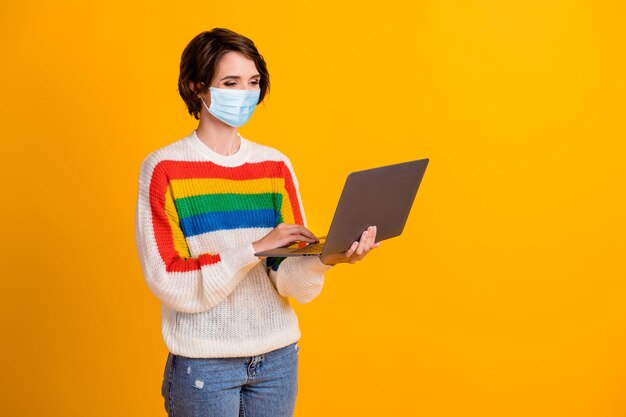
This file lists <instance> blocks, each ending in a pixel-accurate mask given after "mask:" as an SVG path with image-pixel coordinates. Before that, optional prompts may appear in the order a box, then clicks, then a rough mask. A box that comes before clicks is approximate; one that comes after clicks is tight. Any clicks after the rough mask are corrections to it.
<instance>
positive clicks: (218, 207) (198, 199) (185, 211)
mask: <svg viewBox="0 0 626 417" xmlns="http://www.w3.org/2000/svg"><path fill="white" fill-rule="evenodd" d="M282 202H283V196H282V194H280V193H261V194H203V195H196V196H192V197H185V198H177V199H176V200H175V201H174V204H175V205H176V211H178V217H179V218H181V219H185V218H187V217H191V216H195V215H198V214H203V213H211V212H214V211H235V210H256V209H270V210H276V211H278V212H280V207H281V206H282ZM279 217H280V218H279V220H281V221H282V216H279Z"/></svg>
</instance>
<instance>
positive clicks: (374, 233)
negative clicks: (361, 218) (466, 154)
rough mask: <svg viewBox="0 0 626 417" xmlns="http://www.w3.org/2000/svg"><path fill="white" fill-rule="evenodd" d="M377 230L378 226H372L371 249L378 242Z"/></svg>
mask: <svg viewBox="0 0 626 417" xmlns="http://www.w3.org/2000/svg"><path fill="white" fill-rule="evenodd" d="M376 232H378V228H377V227H376V226H373V227H372V232H371V233H370V245H369V247H370V249H371V248H373V247H374V244H375V243H376Z"/></svg>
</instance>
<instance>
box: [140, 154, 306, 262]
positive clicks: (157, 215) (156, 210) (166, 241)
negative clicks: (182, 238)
mask: <svg viewBox="0 0 626 417" xmlns="http://www.w3.org/2000/svg"><path fill="white" fill-rule="evenodd" d="M285 168H286V166H285V163H284V162H283V161H264V162H255V163H245V164H243V165H240V166H238V167H223V166H221V165H217V164H214V163H213V162H210V161H204V162H192V161H171V160H164V161H161V162H159V163H158V164H157V165H156V166H155V167H154V171H153V173H152V178H151V180H150V207H151V210H152V227H153V231H154V237H155V240H156V244H157V247H158V249H159V254H160V255H161V259H162V260H163V263H165V268H166V271H167V272H189V271H197V270H199V269H200V268H201V267H202V266H203V265H211V264H215V263H217V262H220V260H221V259H220V255H219V254H202V255H200V256H199V257H198V258H183V257H181V256H180V254H179V253H178V251H177V250H176V248H175V246H174V236H173V233H172V229H171V226H170V223H169V221H168V218H167V213H166V212H165V193H166V192H167V186H168V184H169V182H170V181H171V180H173V179H191V178H219V179H232V180H249V179H260V178H281V177H282V176H283V175H282V173H283V172H284V169H285ZM286 172H287V178H285V186H286V187H287V192H288V193H289V198H290V199H291V201H292V206H293V205H294V202H295V206H294V207H293V208H292V210H293V212H294V217H295V219H296V222H297V223H298V224H302V216H301V214H300V207H299V206H298V203H297V201H298V200H297V197H296V195H295V188H294V187H293V182H292V179H291V175H290V174H289V169H286ZM296 206H297V209H296V208H295V207H296Z"/></svg>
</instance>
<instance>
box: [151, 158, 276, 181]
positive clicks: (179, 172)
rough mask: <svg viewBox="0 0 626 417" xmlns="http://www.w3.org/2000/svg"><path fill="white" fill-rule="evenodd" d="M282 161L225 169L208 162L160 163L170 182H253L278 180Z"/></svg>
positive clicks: (249, 163)
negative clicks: (202, 180)
mask: <svg viewBox="0 0 626 417" xmlns="http://www.w3.org/2000/svg"><path fill="white" fill-rule="evenodd" d="M284 165H285V163H284V162H283V161H263V162H246V163H245V164H243V165H240V166H237V167H225V166H221V165H217V164H214V163H213V162H210V161H200V162H197V161H195V162H194V161H169V160H166V161H161V162H159V164H158V165H157V166H162V169H164V170H165V171H166V172H167V176H168V178H169V179H170V181H171V180H179V179H190V178H218V179H228V180H255V179H259V178H280V177H281V176H282V168H283V166H284Z"/></svg>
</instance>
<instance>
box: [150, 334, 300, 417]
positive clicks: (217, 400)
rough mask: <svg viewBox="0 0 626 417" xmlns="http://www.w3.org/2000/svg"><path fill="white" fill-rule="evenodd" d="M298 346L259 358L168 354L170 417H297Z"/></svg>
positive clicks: (166, 390)
mask: <svg viewBox="0 0 626 417" xmlns="http://www.w3.org/2000/svg"><path fill="white" fill-rule="evenodd" d="M299 349H300V347H299V345H298V342H294V343H292V344H290V345H288V346H285V347H283V348H280V349H276V350H273V351H271V352H267V353H263V354H261V355H257V356H247V357H240V358H188V357H186V356H180V355H175V354H173V353H171V352H170V353H168V356H167V362H166V364H165V372H164V374H163V384H162V386H161V395H163V399H164V400H165V411H167V415H168V416H169V417H209V416H211V417H244V416H245V417H292V416H293V413H294V408H295V403H296V394H297V393H298V355H299V352H298V351H299Z"/></svg>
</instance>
